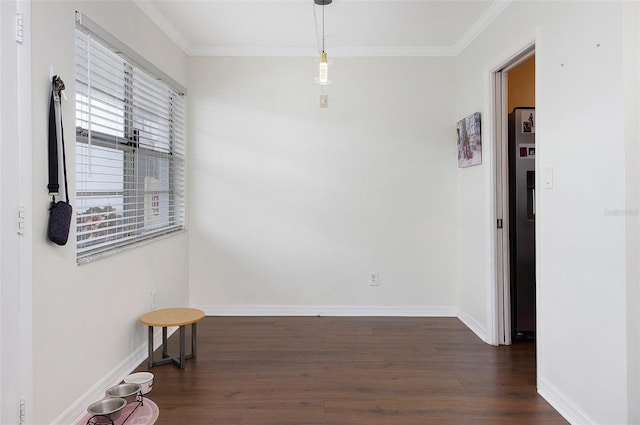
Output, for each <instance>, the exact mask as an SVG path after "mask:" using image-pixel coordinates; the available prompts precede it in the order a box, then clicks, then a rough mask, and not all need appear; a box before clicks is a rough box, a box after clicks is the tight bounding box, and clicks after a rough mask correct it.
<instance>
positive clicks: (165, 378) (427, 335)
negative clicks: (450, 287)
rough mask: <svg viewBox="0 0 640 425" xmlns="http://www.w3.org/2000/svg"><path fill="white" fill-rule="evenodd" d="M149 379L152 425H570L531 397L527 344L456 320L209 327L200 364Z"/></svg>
mask: <svg viewBox="0 0 640 425" xmlns="http://www.w3.org/2000/svg"><path fill="white" fill-rule="evenodd" d="M189 335H190V334H187V337H189ZM177 340H178V333H177V332H176V333H175V334H174V335H173V336H172V337H171V338H170V341H169V346H170V347H171V349H172V350H174V352H177V351H176V350H177V348H176V347H177ZM187 341H189V339H187ZM156 356H159V353H156ZM156 358H158V357H156ZM137 370H138V371H142V370H148V368H147V366H146V363H144V364H142V365H140V367H138V369H137ZM151 372H153V374H154V375H155V380H154V385H153V390H152V392H151V393H149V395H148V396H149V398H150V399H151V400H153V401H154V402H156V403H157V404H158V406H159V407H160V418H159V419H158V422H157V424H159V425H162V424H189V425H198V424H207V425H246V424H250V425H267V424H269V425H288V424H291V425H303V424H304V425H348V424H363V425H414V424H439V425H441V424H491V425H494V424H509V425H514V424H566V423H567V422H566V421H565V420H564V419H563V418H562V417H561V416H560V415H559V414H558V413H557V412H556V411H555V410H553V409H552V408H551V406H549V404H547V402H545V401H544V399H542V397H540V396H539V395H538V394H537V393H536V384H535V382H536V373H535V347H534V343H533V342H521V343H517V344H514V345H512V346H509V347H493V346H490V345H487V344H485V343H483V342H482V341H480V340H479V339H478V338H477V337H476V336H475V335H474V334H473V333H472V332H471V331H470V330H469V329H467V328H466V327H465V326H464V325H463V324H462V323H461V322H460V321H459V320H457V319H455V318H363V317H359V318H345V317H343V318H337V317H261V318H256V317H206V318H205V319H204V320H203V321H202V322H200V324H199V325H198V357H197V358H195V359H191V360H188V361H187V364H186V368H185V369H184V370H181V369H179V368H177V367H176V366H174V365H171V364H168V365H163V366H158V367H154V368H153V369H151Z"/></svg>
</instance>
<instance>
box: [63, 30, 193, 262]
mask: <svg viewBox="0 0 640 425" xmlns="http://www.w3.org/2000/svg"><path fill="white" fill-rule="evenodd" d="M184 137H185V135H184V95H183V94H181V93H179V92H178V91H177V90H175V89H173V88H172V87H171V86H170V85H169V84H167V83H165V82H164V81H163V80H161V79H158V78H156V77H154V76H153V75H152V74H150V73H149V72H147V71H145V70H143V69H141V68H140V67H138V66H137V65H136V64H135V62H133V61H131V60H130V59H129V58H127V57H125V56H124V55H123V54H122V53H120V52H119V51H116V49H115V48H114V47H112V46H110V45H108V44H107V43H106V42H105V41H103V40H101V39H99V38H97V37H96V36H94V35H93V34H92V33H91V32H90V31H87V30H86V29H85V28H77V29H76V206H75V208H76V215H77V245H76V246H77V258H78V261H83V260H88V259H91V258H93V257H95V256H96V255H98V254H104V253H106V252H109V251H113V250H118V249H120V248H122V247H123V246H127V245H131V244H134V243H137V242H140V241H142V240H146V239H149V238H152V237H156V236H161V235H164V234H167V233H169V232H173V231H177V230H181V229H182V228H183V227H184V217H185V206H184V190H185V180H184V174H185V172H184V155H185V152H184Z"/></svg>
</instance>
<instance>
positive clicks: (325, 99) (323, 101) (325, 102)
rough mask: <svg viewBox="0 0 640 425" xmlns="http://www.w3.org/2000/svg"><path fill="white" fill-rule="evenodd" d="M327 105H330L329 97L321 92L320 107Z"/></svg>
mask: <svg viewBox="0 0 640 425" xmlns="http://www.w3.org/2000/svg"><path fill="white" fill-rule="evenodd" d="M327 106H329V99H328V97H327V95H326V94H321V95H320V107H321V108H326V107H327Z"/></svg>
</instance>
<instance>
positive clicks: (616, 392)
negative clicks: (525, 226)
mask: <svg viewBox="0 0 640 425" xmlns="http://www.w3.org/2000/svg"><path fill="white" fill-rule="evenodd" d="M622 28H623V27H622V4H621V3H620V2H545V3H543V2H514V3H513V4H512V5H511V6H510V7H509V8H508V9H507V10H506V11H505V12H504V13H503V14H502V15H501V16H500V17H499V18H498V19H497V20H496V21H495V22H494V23H493V24H492V25H491V26H490V27H489V28H488V29H487V31H485V32H484V33H483V34H482V35H481V36H480V37H478V39H476V40H475V41H474V42H473V43H472V44H471V45H470V46H469V47H468V48H467V49H466V50H465V51H464V52H463V53H462V54H461V55H460V56H459V57H458V58H457V69H458V74H457V81H458V107H457V110H458V115H459V116H463V115H465V114H467V113H470V112H474V111H476V110H480V111H482V112H484V116H485V117H487V116H488V115H490V109H489V99H490V95H491V93H490V91H489V77H490V71H492V70H493V68H494V67H496V66H498V65H500V63H502V62H503V61H504V60H506V59H507V58H508V57H509V56H510V55H512V54H514V53H516V52H517V51H518V50H520V49H522V48H523V47H525V46H526V45H527V44H528V43H530V42H531V41H533V40H535V42H536V106H537V114H536V115H537V122H538V125H537V130H536V131H537V134H536V140H537V144H538V146H537V149H536V154H537V161H536V162H537V163H536V169H537V176H538V178H537V186H538V187H540V184H541V183H540V176H541V170H543V169H544V168H545V167H552V168H553V177H554V187H553V189H546V190H542V189H540V190H538V196H537V206H536V207H537V209H536V210H537V229H536V231H537V233H536V236H537V277H538V281H537V285H538V298H537V303H538V335H537V337H538V338H537V346H538V387H539V390H540V392H541V393H542V394H543V395H544V396H545V397H546V398H547V399H548V400H549V401H551V402H552V404H554V405H555V407H556V408H558V409H559V410H560V411H561V412H562V413H564V414H565V415H566V416H567V417H569V418H570V419H572V420H573V421H574V422H587V423H626V422H627V418H628V416H627V415H628V411H627V409H628V406H627V376H626V373H627V327H626V308H627V300H626V291H627V282H626V277H625V255H626V251H625V249H626V248H625V241H626V236H625V218H624V216H619V215H615V214H614V215H612V214H611V213H610V212H611V211H620V210H624V209H625V205H626V197H625V184H626V180H625V140H624V134H623V131H624V108H623V106H624V105H623V84H622V81H623V67H622V62H623V55H622V40H623V29H622ZM598 44H599V46H598ZM488 122H490V121H488V120H485V121H484V122H483V124H485V128H486V127H487V125H488ZM485 146H486V145H485ZM488 152H489V153H490V154H492V153H493V152H492V151H491V150H488ZM486 157H487V156H485V158H486ZM492 167H493V163H492V161H491V160H489V161H488V162H486V163H484V164H483V166H482V168H479V169H477V170H473V171H471V172H469V171H467V170H461V171H460V172H459V173H458V178H459V180H458V182H459V186H458V188H459V199H460V201H459V202H460V205H461V209H460V211H461V215H460V224H459V226H460V228H459V231H460V236H461V244H460V250H459V253H460V258H459V264H460V291H461V303H460V308H461V310H462V311H463V312H465V313H467V314H468V315H469V316H471V317H473V318H475V319H476V320H477V321H478V322H483V321H484V322H485V323H486V321H487V320H488V315H487V313H488V311H487V308H486V305H487V297H488V294H489V292H490V288H491V285H492V284H493V283H492V280H493V275H492V273H493V271H492V270H491V268H492V262H491V258H490V257H491V254H492V252H491V250H492V242H491V239H492V238H493V230H492V229H493V227H494V223H493V218H492V213H491V211H492V202H493V199H492V196H491V192H490V188H491V185H492V184H493V182H492V179H491V169H492ZM635 183H636V184H637V182H635ZM478 227H479V229H477V228H478ZM467 230H471V231H475V234H474V237H473V238H469V239H470V240H469V239H468V238H467V237H466V232H467ZM478 252H481V253H482V254H481V255H482V256H483V258H482V260H478V261H473V260H472V261H471V262H468V261H467V258H473V257H474V254H476V253H478Z"/></svg>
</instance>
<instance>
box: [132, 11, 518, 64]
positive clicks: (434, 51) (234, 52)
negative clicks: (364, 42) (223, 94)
mask: <svg viewBox="0 0 640 425" xmlns="http://www.w3.org/2000/svg"><path fill="white" fill-rule="evenodd" d="M133 2H134V3H135V4H136V5H137V6H138V7H139V8H140V10H142V12H144V13H145V14H146V15H147V16H148V17H149V19H151V21H153V22H154V23H155V24H156V25H157V26H158V27H159V28H160V29H161V30H162V31H163V32H164V33H165V34H166V35H167V36H168V37H169V38H170V39H171V40H173V42H174V43H176V44H177V45H178V47H180V48H181V49H182V51H183V52H185V54H187V55H189V56H214V57H215V56H248V57H314V56H316V55H317V54H318V52H317V48H316V47H315V46H313V47H311V46H193V45H191V44H189V43H188V41H187V40H186V39H185V37H184V36H183V35H182V33H181V32H180V31H178V30H177V29H176V28H175V27H174V26H173V25H172V24H171V22H169V20H168V19H167V18H166V17H165V16H164V15H163V14H162V13H161V12H160V11H159V10H158V9H157V8H156V7H155V6H154V5H153V3H152V2H150V1H148V0H133ZM512 2H513V0H496V1H494V2H493V3H492V4H491V6H490V7H489V8H488V9H487V10H486V11H485V13H483V14H482V16H480V18H479V19H478V20H477V21H476V22H475V23H474V24H473V25H472V26H471V27H469V29H468V30H467V31H466V32H465V33H464V34H463V36H462V37H461V38H460V39H459V40H458V41H457V42H456V43H455V45H454V46H452V47H427V46H412V47H357V46H354V47H333V48H331V51H330V52H328V53H329V55H330V56H331V57H443V56H444V57H452V56H458V55H459V54H460V53H461V52H462V51H463V50H464V49H465V48H467V47H468V46H469V45H470V44H471V43H472V42H473V40H475V39H476V38H477V37H478V36H479V35H480V34H481V33H482V31H484V30H485V29H486V28H487V27H488V26H489V25H490V24H491V23H492V22H493V21H494V20H495V19H496V18H497V17H498V16H500V14H501V13H502V12H503V11H504V10H505V9H506V8H507V7H509V5H510V4H511V3H512Z"/></svg>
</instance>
